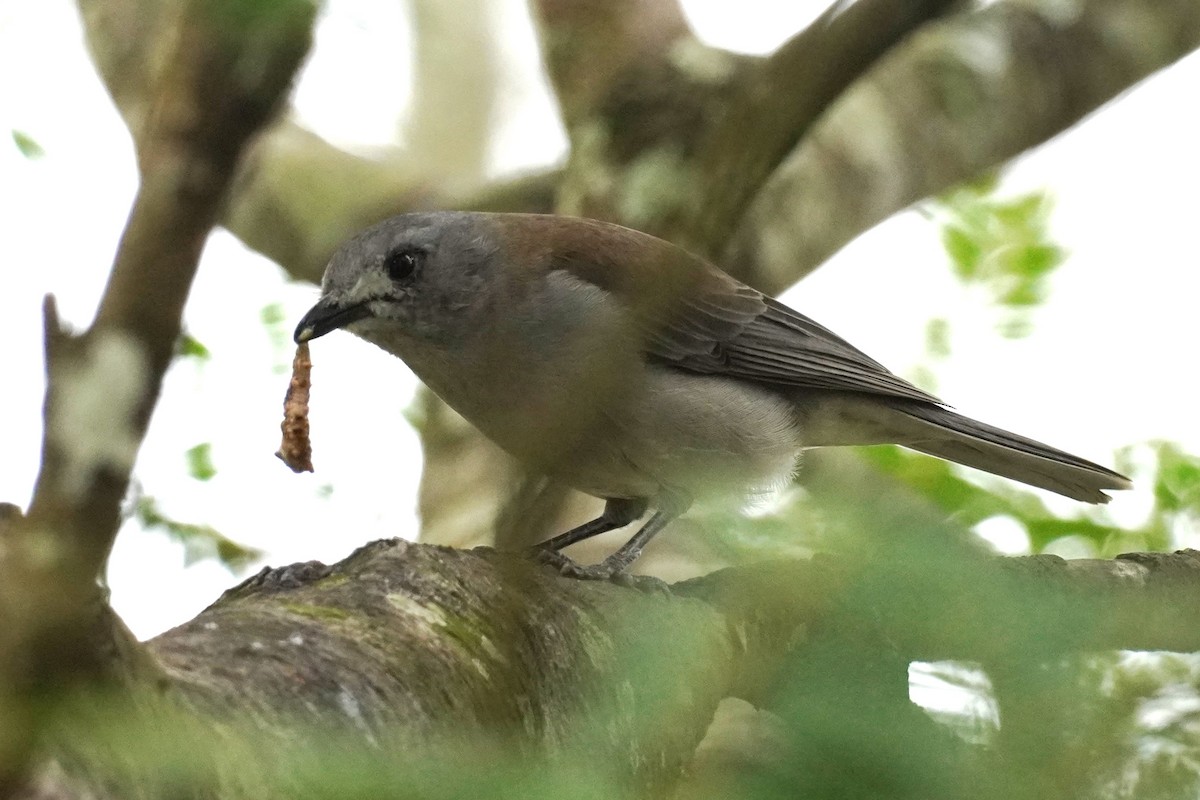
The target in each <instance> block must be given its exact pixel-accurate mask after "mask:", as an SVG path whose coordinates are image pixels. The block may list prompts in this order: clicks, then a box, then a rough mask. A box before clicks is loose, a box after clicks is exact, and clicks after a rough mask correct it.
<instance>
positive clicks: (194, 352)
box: [175, 332, 212, 361]
mask: <svg viewBox="0 0 1200 800" xmlns="http://www.w3.org/2000/svg"><path fill="white" fill-rule="evenodd" d="M175 355H177V356H181V357H183V358H194V359H196V360H198V361H208V360H209V359H210V358H212V353H211V352H209V350H208V348H207V347H205V346H204V344H203V343H202V342H201V341H200V340H199V339H197V338H195V337H194V336H192V335H191V334H190V333H186V332H185V333H181V334H180V335H179V339H178V341H176V342H175Z"/></svg>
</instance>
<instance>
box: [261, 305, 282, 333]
mask: <svg viewBox="0 0 1200 800" xmlns="http://www.w3.org/2000/svg"><path fill="white" fill-rule="evenodd" d="M258 316H259V319H261V320H262V324H263V325H265V326H267V327H268V328H272V327H275V326H278V325H280V324H282V323H283V320H284V311H283V304H282V303H270V304H268V305H265V306H263V307H262V311H260V312H258Z"/></svg>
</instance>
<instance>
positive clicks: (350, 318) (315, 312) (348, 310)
mask: <svg viewBox="0 0 1200 800" xmlns="http://www.w3.org/2000/svg"><path fill="white" fill-rule="evenodd" d="M369 316H371V311H370V309H368V308H367V304H366V303H356V304H355V305H352V306H342V305H338V304H337V303H335V302H333V301H331V300H328V299H326V298H324V297H323V298H321V299H320V300H318V301H317V304H316V305H315V306H313V307H312V308H310V309H309V310H308V313H307V314H305V315H304V318H303V319H301V320H300V324H299V325H297V326H296V333H295V335H294V336H293V337H292V338H293V339H294V340H295V342H296V344H300V343H301V342H307V341H309V340H310V339H316V338H317V337H318V336H324V335H325V334H327V333H329V332H330V331H335V330H337V329H338V328H344V327H346V326H347V325H349V324H350V323H351V322H356V321H357V320H360V319H363V318H364V317H369Z"/></svg>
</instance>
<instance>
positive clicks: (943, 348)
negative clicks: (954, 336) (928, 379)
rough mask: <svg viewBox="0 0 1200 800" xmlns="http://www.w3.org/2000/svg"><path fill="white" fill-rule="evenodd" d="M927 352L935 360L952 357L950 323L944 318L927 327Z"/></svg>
mask: <svg viewBox="0 0 1200 800" xmlns="http://www.w3.org/2000/svg"><path fill="white" fill-rule="evenodd" d="M925 351H926V352H927V353H929V355H931V356H933V357H934V358H946V357H947V356H949V355H950V323H949V322H948V321H947V320H945V319H944V318H942V317H938V318H936V319H931V320H929V322H928V323H926V325H925Z"/></svg>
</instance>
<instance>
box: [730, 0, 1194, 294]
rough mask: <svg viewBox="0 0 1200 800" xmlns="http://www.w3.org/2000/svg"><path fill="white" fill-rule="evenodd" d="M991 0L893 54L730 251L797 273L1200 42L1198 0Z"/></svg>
mask: <svg viewBox="0 0 1200 800" xmlns="http://www.w3.org/2000/svg"><path fill="white" fill-rule="evenodd" d="M1071 8H1072V11H1071V13H1070V14H1064V13H1062V11H1063V7H1062V6H1061V4H1059V3H1055V2H1051V1H1050V0H1044V1H1043V0H1039V1H1038V2H1029V3H1015V2H1009V3H994V4H990V5H988V6H987V7H986V8H982V9H974V8H973V9H972V10H969V11H964V12H962V13H959V14H955V15H953V16H949V17H946V18H944V19H942V20H938V21H936V22H932V23H929V24H928V25H926V26H925V27H924V28H923V29H922V30H921V32H920V33H919V34H918V35H916V36H914V37H912V38H911V39H909V40H908V41H906V42H904V43H902V44H900V45H899V46H897V47H896V48H895V49H893V50H892V51H891V52H889V53H888V54H887V55H886V56H884V57H883V58H882V59H881V60H880V61H879V62H878V63H877V64H876V65H875V66H874V67H873V68H872V69H871V71H870V72H869V73H868V74H867V75H866V76H865V77H864V78H863V79H862V80H860V81H859V82H858V83H857V84H855V85H854V86H852V87H851V88H850V89H849V90H848V91H847V92H846V93H845V94H844V96H842V97H841V98H840V99H839V100H838V101H837V103H836V104H835V105H834V106H833V107H832V108H830V109H829V111H828V113H827V114H826V115H825V116H824V117H823V118H822V119H821V120H820V121H819V122H818V123H817V125H816V126H815V127H814V128H813V130H812V131H811V133H810V134H809V135H808V136H807V137H806V138H805V139H804V140H803V141H802V142H801V143H800V145H799V147H797V149H796V150H795V151H794V152H793V153H792V154H791V156H789V157H788V159H787V160H786V161H785V162H784V163H783V164H782V165H781V166H780V168H779V170H778V171H777V172H776V174H775V175H774V176H773V177H772V178H771V180H770V181H769V182H768V183H767V184H766V186H764V187H763V190H762V192H761V193H760V194H759V195H758V197H757V198H756V199H755V201H754V205H753V207H752V208H751V209H750V211H749V214H748V216H747V217H746V219H745V220H744V222H743V223H742V226H741V229H740V230H739V231H738V234H737V235H736V237H735V239H734V241H733V243H732V244H731V246H730V247H729V248H728V249H727V250H726V253H725V257H724V262H725V263H729V264H737V265H738V266H739V267H740V268H742V269H745V270H747V271H748V275H749V276H750V279H751V282H752V283H754V285H755V286H757V287H758V288H761V289H764V290H765V291H781V290H782V289H784V288H786V287H788V286H791V285H792V284H794V283H795V282H796V281H797V280H799V279H800V278H801V277H803V276H804V275H806V274H807V273H808V272H810V271H812V270H813V269H815V268H816V267H817V266H818V265H819V264H820V263H821V262H823V261H824V260H825V259H826V258H828V257H829V256H830V255H831V254H832V253H834V252H835V251H836V250H837V249H838V248H839V247H841V246H842V245H843V244H845V243H846V242H848V241H850V240H851V239H852V238H854V237H855V236H857V235H858V234H859V233H861V232H863V231H864V230H867V229H868V228H870V227H871V226H873V225H875V224H876V223H878V222H880V221H881V220H883V219H885V218H886V217H888V216H890V215H891V214H893V213H895V212H896V211H899V210H901V209H902V208H904V207H905V206H907V205H909V204H910V203H913V202H915V201H917V200H920V199H921V198H923V197H928V196H929V195H931V194H936V193H938V192H941V191H944V190H945V189H947V188H949V187H951V186H953V185H955V184H957V183H960V182H962V181H964V180H967V179H969V178H972V177H974V176H976V175H978V174H979V173H980V172H982V171H984V170H986V169H988V168H991V167H994V166H997V165H999V164H1002V163H1003V162H1004V161H1006V160H1007V159H1010V158H1012V157H1013V156H1015V155H1017V154H1019V153H1021V152H1023V151H1025V150H1028V149H1029V148H1031V147H1035V146H1037V145H1038V144H1041V143H1042V142H1044V141H1046V140H1047V139H1049V138H1050V137H1052V136H1054V135H1055V134H1057V133H1059V132H1060V131H1063V130H1065V129H1067V128H1069V127H1070V126H1072V125H1074V124H1076V123H1077V122H1079V121H1080V119H1082V118H1083V117H1084V116H1085V115H1086V114H1088V113H1090V112H1091V111H1093V110H1094V109H1096V108H1097V107H1099V106H1100V105H1102V104H1104V103H1106V102H1108V101H1109V100H1111V99H1113V98H1114V97H1116V96H1117V95H1119V94H1120V93H1121V92H1123V91H1125V90H1126V89H1128V88H1129V87H1130V86H1133V85H1134V84H1135V83H1137V82H1138V81H1140V80H1142V79H1144V78H1146V77H1147V76H1148V75H1151V74H1152V73H1154V72H1155V71H1157V70H1160V69H1162V68H1164V67H1166V66H1168V65H1170V64H1171V63H1173V62H1175V61H1176V60H1178V59H1179V58H1181V57H1182V56H1184V55H1185V54H1187V53H1189V52H1191V51H1193V50H1194V49H1196V47H1197V46H1200V6H1197V4H1195V3H1193V2H1191V0H1167V2H1135V3H1130V2H1126V1H1125V0H1082V2H1079V3H1076V4H1074V5H1073V6H1072V7H1071Z"/></svg>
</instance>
